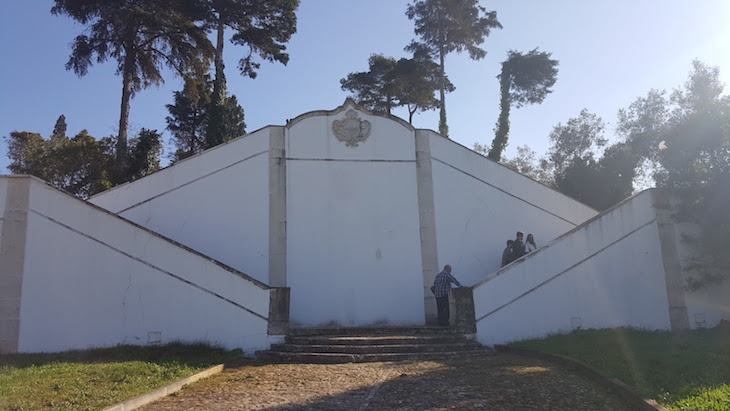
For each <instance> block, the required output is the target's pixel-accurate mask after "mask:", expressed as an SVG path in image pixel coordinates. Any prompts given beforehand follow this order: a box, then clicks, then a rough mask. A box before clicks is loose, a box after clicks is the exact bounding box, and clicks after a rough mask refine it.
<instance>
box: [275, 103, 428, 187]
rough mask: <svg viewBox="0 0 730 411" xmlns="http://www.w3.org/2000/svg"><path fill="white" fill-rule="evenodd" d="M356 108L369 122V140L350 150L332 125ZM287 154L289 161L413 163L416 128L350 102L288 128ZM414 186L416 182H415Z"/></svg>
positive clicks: (313, 114) (359, 116)
mask: <svg viewBox="0 0 730 411" xmlns="http://www.w3.org/2000/svg"><path fill="white" fill-rule="evenodd" d="M350 109H355V110H356V111H357V114H358V118H359V119H360V120H364V121H369V122H370V135H369V137H368V138H367V139H366V140H365V141H363V142H361V143H359V144H358V146H357V147H354V148H353V147H347V146H346V145H345V143H343V142H341V141H339V140H337V139H336V138H335V135H334V132H333V131H332V122H333V121H335V120H343V119H345V115H346V113H347V111H348V110H350ZM406 124H407V123H406ZM289 127H290V128H289V134H288V137H287V145H286V153H287V157H289V158H307V159H323V158H327V159H348V160H364V159H377V160H413V161H415V159H416V149H415V134H414V130H413V128H411V127H410V126H407V125H404V124H402V123H401V122H399V121H395V120H391V119H387V118H384V117H382V116H375V115H371V114H368V113H366V112H364V111H362V110H358V109H356V108H355V107H354V106H353V105H352V104H351V103H349V102H348V103H346V104H345V106H344V108H342V107H341V108H340V109H336V110H333V111H330V112H317V113H309V114H304V115H302V116H301V118H298V119H294V120H293V121H292V123H291V124H290V126H289ZM414 184H415V183H414Z"/></svg>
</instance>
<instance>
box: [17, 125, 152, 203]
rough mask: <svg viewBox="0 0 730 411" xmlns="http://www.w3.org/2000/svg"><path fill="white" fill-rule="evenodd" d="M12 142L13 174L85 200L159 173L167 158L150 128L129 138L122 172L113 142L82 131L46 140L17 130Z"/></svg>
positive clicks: (110, 138)
mask: <svg viewBox="0 0 730 411" xmlns="http://www.w3.org/2000/svg"><path fill="white" fill-rule="evenodd" d="M62 117H63V116H62ZM64 124H65V122H64ZM57 125H58V123H57ZM7 140H8V158H10V161H11V162H10V165H9V166H8V168H9V169H10V171H11V172H12V173H14V174H30V175H34V176H36V177H38V178H41V179H43V180H46V181H48V182H49V183H51V184H52V185H53V186H55V187H57V188H60V189H62V190H66V191H68V192H69V193H71V194H74V195H76V196H78V197H81V198H88V197H90V196H92V195H94V194H96V193H99V192H101V191H104V190H107V189H109V188H111V187H113V186H115V185H117V184H121V183H123V182H126V181H131V180H135V179H137V178H140V177H143V176H145V175H148V174H150V173H153V172H155V171H157V170H159V168H160V155H161V153H162V143H161V135H160V134H159V133H157V132H156V131H155V130H146V129H142V130H141V131H140V133H139V135H138V136H137V137H136V138H132V139H130V144H129V145H128V147H127V150H128V151H127V153H126V154H127V155H126V156H125V164H124V167H123V168H122V169H121V170H120V169H119V168H118V167H117V164H116V160H115V154H116V153H115V151H116V144H115V143H114V138H113V137H107V138H102V139H100V140H97V139H95V138H94V137H92V136H91V135H89V133H88V132H87V131H86V130H82V131H81V132H79V133H78V134H77V135H76V136H74V137H73V138H70V139H69V138H61V137H58V136H56V137H52V138H51V139H48V140H46V139H44V138H43V136H41V135H40V134H39V133H32V132H28V131H13V132H11V133H10V135H9V138H8V139H7Z"/></svg>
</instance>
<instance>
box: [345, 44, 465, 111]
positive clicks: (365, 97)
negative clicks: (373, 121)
mask: <svg viewBox="0 0 730 411" xmlns="http://www.w3.org/2000/svg"><path fill="white" fill-rule="evenodd" d="M368 63H369V68H370V70H369V71H364V72H356V73H350V74H348V75H347V77H345V78H343V79H341V80H340V85H341V87H342V89H343V90H347V91H350V92H351V93H352V96H353V98H354V99H355V100H356V101H357V102H358V104H360V105H363V106H365V107H366V108H367V109H369V110H371V111H373V112H376V113H387V114H391V111H392V110H393V109H394V108H395V107H400V106H405V107H406V108H407V109H408V122H409V123H411V124H412V123H413V115H414V114H415V113H416V112H417V111H419V110H420V111H426V110H432V109H434V108H438V107H439V101H438V99H437V98H436V97H435V95H434V94H435V91H436V90H438V87H439V84H440V79H439V76H438V65H437V64H436V63H434V62H433V61H431V60H430V59H428V58H423V56H418V55H416V56H414V57H413V58H411V59H407V58H402V59H400V60H398V61H396V60H395V59H394V58H392V57H385V56H383V55H382V54H373V55H371V56H370V59H369V60H368ZM446 90H447V91H449V92H451V91H453V90H454V85H453V84H451V82H450V81H449V79H448V78H446Z"/></svg>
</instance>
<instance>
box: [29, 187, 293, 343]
mask: <svg viewBox="0 0 730 411" xmlns="http://www.w3.org/2000/svg"><path fill="white" fill-rule="evenodd" d="M29 208H30V210H29V213H28V229H27V243H26V251H25V268H24V273H23V285H22V300H21V311H20V338H19V351H20V352H56V351H62V350H68V349H83V348H88V347H104V346H113V345H116V344H147V343H148V337H149V334H148V333H150V332H160V333H161V342H162V343H166V342H170V341H174V340H183V341H209V342H213V343H218V344H221V345H223V346H225V347H228V348H238V347H242V348H244V350H245V351H247V352H248V353H251V352H252V351H253V350H255V349H261V348H265V347H268V346H269V344H270V343H271V342H272V341H278V340H279V338H276V337H269V336H268V335H267V321H266V319H265V318H266V317H268V307H269V290H268V288H267V287H265V286H264V285H263V284H260V283H256V282H255V280H252V279H247V278H246V277H243V276H242V275H241V274H237V273H235V272H233V271H230V269H226V268H224V267H223V266H221V265H219V264H216V263H215V262H213V261H211V260H210V259H208V258H206V257H204V256H201V255H198V254H195V253H193V252H191V251H188V250H186V249H184V248H182V247H180V246H177V245H175V244H173V243H171V242H169V241H167V240H165V239H163V238H161V237H159V236H157V235H155V234H152V233H150V232H148V231H146V230H144V229H142V228H140V227H137V226H134V225H133V224H131V223H129V222H127V221H125V220H123V219H120V218H118V217H116V216H114V215H112V214H110V213H108V212H106V211H104V210H101V209H98V208H96V207H93V206H91V205H89V204H86V203H84V202H82V201H80V200H78V199H75V198H73V197H71V196H69V195H66V194H64V193H62V192H60V191H58V190H55V189H53V188H52V187H50V186H48V185H46V184H44V183H42V182H40V181H38V180H35V179H34V180H33V181H32V184H31V191H30V206H29ZM176 277H177V278H176ZM214 294H217V295H218V296H216V295H214ZM224 298H225V299H228V300H230V301H225V300H224ZM231 302H233V303H235V304H233V303H231ZM236 304H237V305H238V306H237V305H236ZM242 307H244V308H242ZM254 313H255V314H254ZM262 317H263V318H262Z"/></svg>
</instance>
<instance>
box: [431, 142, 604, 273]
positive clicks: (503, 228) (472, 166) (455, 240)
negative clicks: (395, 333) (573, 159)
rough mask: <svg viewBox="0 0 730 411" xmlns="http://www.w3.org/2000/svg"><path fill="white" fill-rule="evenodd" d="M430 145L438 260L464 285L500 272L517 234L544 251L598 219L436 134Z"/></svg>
mask: <svg viewBox="0 0 730 411" xmlns="http://www.w3.org/2000/svg"><path fill="white" fill-rule="evenodd" d="M430 141H431V164H432V169H433V190H434V206H435V211H436V233H437V241H438V259H439V263H440V265H442V266H443V265H444V264H451V265H452V267H453V269H454V274H455V275H456V278H457V279H458V280H459V281H460V282H462V283H463V284H464V285H473V284H475V283H477V282H479V281H481V280H483V279H484V278H485V277H486V276H487V275H488V274H491V273H493V272H495V271H496V270H498V269H499V268H500V265H501V262H502V250H504V248H505V246H506V241H507V240H511V239H514V238H515V233H516V232H517V231H523V232H524V233H525V235H527V234H528V233H532V234H533V235H534V236H535V240H536V242H537V245H538V246H542V245H544V244H546V243H547V242H549V241H551V240H553V239H554V238H556V237H558V236H559V235H561V234H563V233H565V232H567V231H569V230H571V229H572V228H574V227H576V226H578V225H580V224H581V223H583V222H584V221H586V220H588V219H589V218H591V217H594V216H595V215H597V214H598V212H597V211H595V210H593V209H592V208H590V207H588V206H585V205H583V204H581V203H579V202H577V201H575V200H573V199H572V198H569V197H567V196H565V195H563V194H561V193H559V192H557V191H555V190H552V189H550V188H548V187H546V186H544V185H542V184H540V183H537V182H535V181H533V180H531V179H529V178H527V177H525V176H523V175H521V174H519V173H516V172H514V171H512V170H510V169H508V168H506V167H504V166H502V165H499V164H497V163H495V162H493V161H491V160H488V159H487V158H485V157H483V156H481V155H479V154H477V153H475V152H473V151H471V150H469V149H467V148H465V147H463V146H461V145H459V144H457V143H454V142H453V141H450V140H448V139H445V138H443V137H441V136H439V135H438V134H436V133H433V132H431V136H430Z"/></svg>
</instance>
